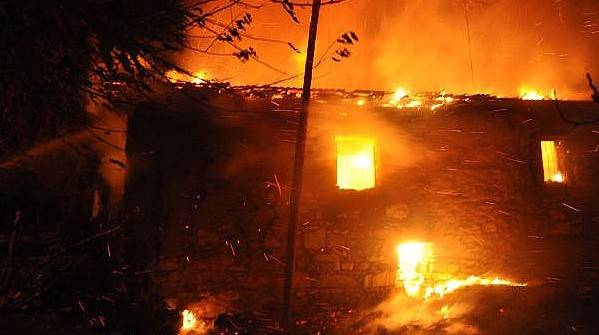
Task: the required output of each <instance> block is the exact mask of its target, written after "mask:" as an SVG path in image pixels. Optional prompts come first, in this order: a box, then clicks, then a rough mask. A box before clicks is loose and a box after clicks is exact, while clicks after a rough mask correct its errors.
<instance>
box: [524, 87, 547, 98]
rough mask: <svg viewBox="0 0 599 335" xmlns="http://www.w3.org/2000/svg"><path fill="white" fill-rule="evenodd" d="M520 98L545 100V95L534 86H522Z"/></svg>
mask: <svg viewBox="0 0 599 335" xmlns="http://www.w3.org/2000/svg"><path fill="white" fill-rule="evenodd" d="M520 99H522V100H545V95H543V94H541V93H539V91H538V90H536V89H534V88H528V87H522V88H520Z"/></svg>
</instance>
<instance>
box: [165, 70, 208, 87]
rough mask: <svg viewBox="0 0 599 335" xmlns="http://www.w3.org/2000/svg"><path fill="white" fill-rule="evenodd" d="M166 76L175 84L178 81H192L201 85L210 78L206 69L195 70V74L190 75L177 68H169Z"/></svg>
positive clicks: (191, 82)
mask: <svg viewBox="0 0 599 335" xmlns="http://www.w3.org/2000/svg"><path fill="white" fill-rule="evenodd" d="M164 76H165V77H166V79H168V81H170V82H171V83H173V84H176V83H190V84H194V85H199V84H202V83H204V82H205V81H206V80H207V78H208V73H207V72H205V71H198V72H194V73H193V76H190V75H188V74H187V73H182V72H179V71H177V70H169V71H167V72H166V73H165V74H164Z"/></svg>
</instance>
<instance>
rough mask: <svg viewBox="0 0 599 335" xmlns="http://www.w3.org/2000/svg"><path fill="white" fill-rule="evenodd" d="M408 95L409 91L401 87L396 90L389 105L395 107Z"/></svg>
mask: <svg viewBox="0 0 599 335" xmlns="http://www.w3.org/2000/svg"><path fill="white" fill-rule="evenodd" d="M409 94H410V91H408V90H406V89H405V88H403V87H400V88H398V89H397V90H395V93H393V98H391V101H390V102H391V104H393V105H397V104H398V103H399V102H400V101H401V100H402V99H403V98H405V97H407V96H408V95H409Z"/></svg>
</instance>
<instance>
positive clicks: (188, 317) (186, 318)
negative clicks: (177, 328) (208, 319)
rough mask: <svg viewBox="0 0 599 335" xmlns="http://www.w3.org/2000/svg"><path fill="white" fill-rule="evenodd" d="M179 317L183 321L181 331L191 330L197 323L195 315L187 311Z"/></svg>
mask: <svg viewBox="0 0 599 335" xmlns="http://www.w3.org/2000/svg"><path fill="white" fill-rule="evenodd" d="M181 317H182V320H183V321H182V325H181V330H191V329H193V328H194V327H195V326H196V324H197V323H198V320H197V319H196V317H195V315H193V312H192V311H190V310H188V309H186V310H184V311H183V312H182V313H181Z"/></svg>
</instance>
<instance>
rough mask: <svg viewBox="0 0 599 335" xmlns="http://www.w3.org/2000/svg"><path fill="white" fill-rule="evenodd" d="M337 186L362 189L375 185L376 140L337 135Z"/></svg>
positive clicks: (346, 188) (356, 189) (347, 188)
mask: <svg viewBox="0 0 599 335" xmlns="http://www.w3.org/2000/svg"><path fill="white" fill-rule="evenodd" d="M335 141H336V142H337V186H338V187H339V188H340V189H342V190H355V191H362V190H367V189H370V188H373V187H374V186H375V178H376V175H375V174H376V173H375V170H376V169H375V161H374V152H375V151H374V149H375V145H374V140H372V139H369V138H359V137H336V138H335Z"/></svg>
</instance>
